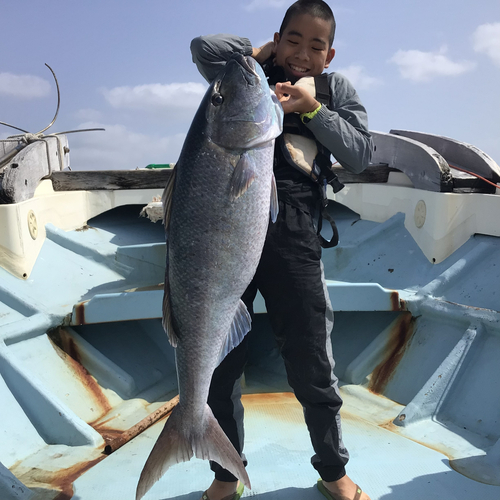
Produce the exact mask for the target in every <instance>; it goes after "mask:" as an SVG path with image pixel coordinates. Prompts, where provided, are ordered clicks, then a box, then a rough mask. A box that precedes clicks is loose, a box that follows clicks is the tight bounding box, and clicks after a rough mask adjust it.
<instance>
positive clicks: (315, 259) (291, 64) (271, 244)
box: [191, 0, 372, 500]
mask: <svg viewBox="0 0 500 500" xmlns="http://www.w3.org/2000/svg"><path fill="white" fill-rule="evenodd" d="M334 34H335V19H334V16H333V13H332V11H331V9H330V7H329V6H328V5H327V4H326V3H325V2H323V1H321V0H299V1H298V2H295V3H294V4H293V5H292V6H291V7H290V8H289V9H288V10H287V12H286V14H285V17H284V19H283V23H282V25H281V28H280V31H279V33H275V35H274V40H273V41H272V42H268V43H266V44H265V45H263V46H262V47H260V48H254V47H252V45H251V43H250V41H249V40H248V39H246V38H239V37H236V36H232V35H214V36H207V37H199V38H196V39H194V40H193V41H192V43H191V52H192V54H193V61H194V62H195V63H196V65H197V67H198V69H199V71H200V73H201V74H202V75H203V76H204V77H205V79H207V80H208V81H209V82H210V81H212V80H213V79H214V78H215V76H216V75H217V73H218V72H219V70H220V69H221V67H222V66H224V64H225V63H226V61H227V60H228V59H229V58H230V57H231V55H232V54H233V53H235V52H239V53H241V54H243V55H245V56H250V55H251V56H253V57H254V58H255V59H256V60H257V61H258V62H259V63H261V64H263V65H264V66H267V68H266V69H267V70H268V76H270V83H276V95H277V96H278V98H279V99H280V101H281V103H282V106H283V110H284V112H285V114H288V113H298V114H299V115H300V119H301V120H302V122H303V124H304V126H305V127H306V128H307V129H308V130H309V131H310V132H312V136H313V137H314V139H315V141H317V142H318V143H319V147H321V146H323V147H325V148H327V150H328V151H330V152H331V153H332V154H333V155H334V156H335V158H336V159H337V160H338V161H339V163H340V164H341V165H342V166H343V167H344V168H346V169H348V170H350V171H351V172H354V173H359V172H361V171H362V170H364V169H365V168H366V166H367V165H368V162H369V161H370V157H371V152H372V142H371V137H370V134H369V132H368V125H367V117H366V111H365V109H364V107H363V106H362V104H361V102H360V101H359V98H358V96H357V94H356V91H355V90H354V89H353V87H352V86H351V84H350V83H349V82H348V81H347V80H346V79H345V77H343V76H341V75H339V74H335V73H332V74H329V75H328V84H329V87H330V96H329V103H328V106H325V105H323V104H321V103H320V102H318V101H317V100H316V98H315V97H313V96H312V95H311V94H310V93H309V92H308V91H307V90H304V88H303V87H300V86H294V85H293V84H294V83H296V82H297V81H298V80H299V79H300V78H303V77H306V76H310V77H314V76H317V75H320V74H321V73H322V72H323V70H324V69H326V68H328V66H329V64H330V62H331V60H332V59H333V57H334V55H335V49H333V48H332V43H333V38H334ZM264 63H265V64H264ZM276 74H278V75H281V76H278V80H279V81H276V82H274V81H273V82H272V81H271V79H272V78H274V79H276V76H275V75H276ZM271 75H274V76H271ZM276 142H277V146H276V151H275V168H274V172H275V177H276V183H277V187H278V200H279V214H278V220H277V221H276V222H275V223H274V224H270V225H269V230H268V234H267V238H266V243H265V246H264V250H263V253H262V257H261V261H260V264H259V267H258V269H257V272H256V274H255V277H254V279H253V281H252V283H251V284H250V286H249V287H248V289H247V291H246V292H245V294H244V296H243V301H244V302H245V304H246V305H247V308H248V310H249V311H250V312H252V303H253V300H254V298H255V295H256V293H257V290H260V291H261V293H262V295H263V297H264V299H265V301H266V307H267V311H268V316H269V319H270V321H271V325H272V328H273V331H274V333H275V336H276V340H277V342H278V345H279V347H280V350H281V354H282V356H283V358H284V361H285V367H286V370H287V375H288V381H289V383H290V385H291V386H292V388H293V390H294V393H295V395H296V397H297V399H298V400H299V401H300V403H301V404H302V406H303V408H304V416H305V420H306V424H307V426H308V429H309V433H310V436H311V441H312V444H313V448H314V451H315V455H314V456H313V458H312V465H313V466H314V468H315V469H316V470H317V471H318V472H319V475H320V476H321V480H319V481H318V488H319V489H320V491H321V492H322V493H323V495H324V496H325V497H326V498H328V499H334V500H353V499H354V500H369V497H368V495H366V493H363V492H362V491H361V489H360V488H359V487H358V486H357V485H356V484H355V483H354V482H353V481H352V480H351V479H350V478H349V477H348V476H347V475H346V472H345V468H344V466H345V464H346V463H347V461H348V458H349V455H348V453H347V450H346V449H345V447H344V445H343V443H342V437H341V428H340V413H339V410H340V407H341V405H342V400H341V398H340V395H339V392H338V387H337V382H338V380H337V378H336V377H335V376H334V375H333V367H334V361H333V357H332V347H331V342H330V332H331V330H332V327H333V311H332V307H331V304H330V299H329V296H328V292H327V290H326V286H325V282H324V274H323V267H322V263H321V245H320V241H319V239H318V235H317V232H316V229H315V227H314V223H313V220H315V217H316V216H317V215H318V213H319V207H320V203H321V190H320V186H319V185H318V183H315V182H313V181H312V180H311V179H310V178H309V177H307V176H306V175H304V174H303V173H302V172H300V171H299V170H297V169H294V168H293V166H291V165H290V164H289V163H288V162H287V161H286V159H285V158H284V155H283V153H281V150H280V146H279V145H278V142H279V141H278V140H277V141H276ZM247 337H248V335H247ZM247 337H246V338H245V340H243V342H242V343H241V344H240V345H239V346H238V347H236V348H235V349H234V350H233V351H232V352H231V353H229V355H228V356H227V357H226V358H225V360H224V361H223V362H222V363H221V364H220V366H219V367H218V368H217V370H216V371H215V372H214V376H213V378H212V384H211V388H210V395H209V400H208V404H209V405H210V407H211V408H212V411H213V413H214V415H215V417H216V418H217V420H218V421H219V423H220V425H221V427H222V428H223V429H224V432H225V433H226V434H227V435H228V437H229V439H230V440H231V442H232V443H233V445H234V446H235V448H236V450H237V451H238V452H239V453H240V454H242V449H243V407H242V405H241V401H240V396H241V392H240V385H239V380H240V378H241V375H242V373H243V368H244V365H245V362H246V359H247ZM242 457H243V459H244V460H245V458H244V456H243V455H242ZM211 467H212V470H213V471H214V472H215V480H214V482H213V483H212V485H211V486H210V488H209V489H208V490H207V491H206V492H205V493H204V494H203V497H202V498H203V500H238V499H239V498H240V496H241V491H242V488H241V487H240V488H238V489H237V486H238V482H237V480H236V478H235V477H234V476H233V475H232V474H231V473H229V472H228V471H226V470H224V469H222V468H221V467H220V466H219V465H218V464H216V463H214V462H212V463H211Z"/></svg>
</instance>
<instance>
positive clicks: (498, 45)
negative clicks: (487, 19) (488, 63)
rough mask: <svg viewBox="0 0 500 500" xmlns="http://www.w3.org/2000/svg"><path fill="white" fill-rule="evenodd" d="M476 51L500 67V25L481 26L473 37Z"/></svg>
mask: <svg viewBox="0 0 500 500" xmlns="http://www.w3.org/2000/svg"><path fill="white" fill-rule="evenodd" d="M472 41H473V44H474V50H475V51H476V52H482V53H484V54H486V55H487V56H489V57H490V58H491V60H492V61H493V62H494V63H495V64H496V65H497V66H500V23H491V24H481V26H478V27H477V28H476V31H474V34H473V35H472Z"/></svg>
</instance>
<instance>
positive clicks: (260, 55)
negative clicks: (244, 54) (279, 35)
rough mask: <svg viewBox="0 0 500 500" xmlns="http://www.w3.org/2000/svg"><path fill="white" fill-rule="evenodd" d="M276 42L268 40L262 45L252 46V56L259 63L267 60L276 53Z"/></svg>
mask: <svg viewBox="0 0 500 500" xmlns="http://www.w3.org/2000/svg"><path fill="white" fill-rule="evenodd" d="M274 46H275V43H274V42H272V41H271V42H267V43H265V44H264V45H262V47H253V48H252V57H253V58H254V59H255V60H256V61H257V62H258V63H259V64H262V63H263V62H264V61H267V60H268V59H269V58H270V57H271V56H273V55H274Z"/></svg>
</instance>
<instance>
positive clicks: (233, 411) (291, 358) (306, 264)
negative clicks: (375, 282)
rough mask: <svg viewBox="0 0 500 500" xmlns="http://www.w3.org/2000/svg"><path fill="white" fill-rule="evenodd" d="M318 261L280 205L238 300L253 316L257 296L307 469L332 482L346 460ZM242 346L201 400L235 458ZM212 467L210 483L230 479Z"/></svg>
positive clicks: (306, 226)
mask: <svg viewBox="0 0 500 500" xmlns="http://www.w3.org/2000/svg"><path fill="white" fill-rule="evenodd" d="M320 259H321V246H320V244H319V241H318V238H317V236H316V231H315V228H314V226H313V222H312V217H311V215H310V213H308V212H306V211H304V210H301V209H299V208H297V207H296V206H292V205H290V204H288V203H284V202H283V201H280V204H279V215H278V220H277V221H276V223H274V224H273V223H270V226H269V230H268V234H267V238H266V242H265V246H264V250H263V253H262V257H261V260H260V263H259V266H258V269H257V272H256V274H255V277H254V279H253V281H252V283H251V284H250V286H249V287H248V289H247V290H246V292H245V294H244V295H243V301H244V302H245V303H246V305H247V307H248V309H249V311H251V312H252V303H253V300H254V298H255V295H256V293H257V290H260V292H261V294H262V296H263V297H264V299H265V302H266V308H267V311H268V316H269V319H270V322H271V326H272V328H273V331H274V334H275V336H276V340H277V342H278V345H279V348H280V350H281V354H282V356H283V359H284V361H285V367H286V371H287V376H288V382H289V384H290V386H291V387H292V388H293V390H294V393H295V396H296V397H297V399H298V400H299V402H300V403H301V404H302V406H303V408H304V416H305V421H306V424H307V427H308V429H309V433H310V436H311V441H312V445H313V448H314V451H315V455H314V456H313V457H312V460H311V461H312V464H313V466H314V467H315V469H316V470H317V471H318V472H319V474H320V476H321V478H322V479H324V480H325V481H336V480H337V479H340V478H341V477H343V476H344V475H345V469H344V466H345V464H346V463H347V461H348V459H349V455H348V453H347V450H346V449H345V447H344V445H343V443H342V435H341V427H340V414H339V410H340V407H341V405H342V400H341V398H340V395H339V392H338V388H337V382H338V381H337V378H336V377H335V375H334V374H333V367H334V361H333V356H332V349H331V342H330V332H331V329H332V327H333V311H332V308H331V304H330V300H329V297H328V293H327V290H326V285H325V282H324V274H323V267H322V264H321V260H320ZM250 334H251V333H250ZM250 334H249V335H250ZM247 346H248V335H247V336H246V338H245V340H244V341H243V342H242V343H241V344H240V345H239V346H238V347H236V348H235V349H234V350H233V351H232V352H230V353H229V355H228V356H227V357H226V358H225V359H224V361H223V362H222V363H221V364H220V365H219V367H218V368H217V369H216V370H215V372H214V375H213V378H212V384H211V387H210V394H209V399H208V404H209V405H210V407H211V408H212V411H213V412H214V415H215V417H216V418H217V420H218V421H219V423H220V425H221V427H222V428H223V429H224V432H225V433H226V434H227V436H228V437H229V439H230V440H231V442H232V443H233V445H234V447H235V448H236V450H237V451H238V452H239V453H240V454H242V450H243V407H242V404H241V401H240V397H241V390H240V384H239V380H240V377H241V375H242V373H243V368H244V366H245V363H246V361H247ZM242 457H243V459H244V456H243V455H242ZM211 468H212V470H213V471H214V472H215V477H216V479H219V480H220V481H226V482H230V481H236V478H235V477H234V476H233V475H232V474H231V473H230V472H228V471H227V470H225V469H222V467H220V466H219V465H218V464H217V463H215V462H212V463H211Z"/></svg>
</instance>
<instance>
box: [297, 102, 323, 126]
mask: <svg viewBox="0 0 500 500" xmlns="http://www.w3.org/2000/svg"><path fill="white" fill-rule="evenodd" d="M320 109H321V104H320V105H319V106H318V107H317V108H316V109H315V110H314V111H309V113H301V114H300V119H301V120H302V123H309V122H310V121H311V120H312V119H313V118H314V117H315V116H316V115H317V114H318V111H319V110H320Z"/></svg>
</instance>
